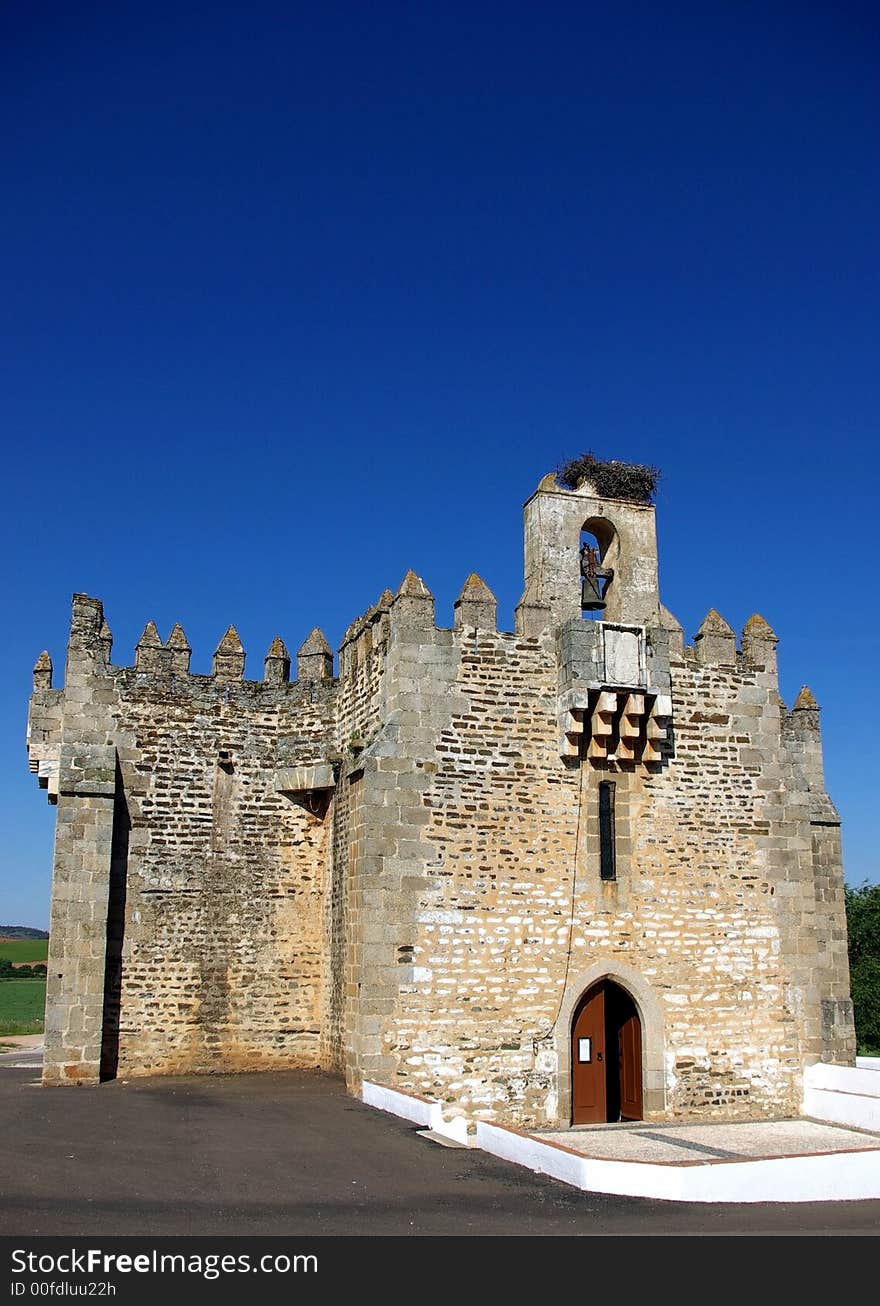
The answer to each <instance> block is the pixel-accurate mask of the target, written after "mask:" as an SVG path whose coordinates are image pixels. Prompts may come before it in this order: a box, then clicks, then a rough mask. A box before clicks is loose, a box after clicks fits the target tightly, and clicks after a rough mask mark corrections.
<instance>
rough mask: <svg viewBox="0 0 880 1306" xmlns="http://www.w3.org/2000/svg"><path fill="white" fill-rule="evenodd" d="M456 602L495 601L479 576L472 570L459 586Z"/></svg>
mask: <svg viewBox="0 0 880 1306" xmlns="http://www.w3.org/2000/svg"><path fill="white" fill-rule="evenodd" d="M457 602H458V603H466V602H470V603H495V602H496V599H495V595H494V594H493V593H492V591H491V590H490V589H489V586H488V585H487V584H486V582H485V581H484V580H483V578H482V577H481V576H478V575H477V573H476V572H475V571H472V572H471V574H470V575H469V576H468V578H467V580H466V581H465V583H464V584H463V585H462V587H461V593H460V594H459V596H458V599H457Z"/></svg>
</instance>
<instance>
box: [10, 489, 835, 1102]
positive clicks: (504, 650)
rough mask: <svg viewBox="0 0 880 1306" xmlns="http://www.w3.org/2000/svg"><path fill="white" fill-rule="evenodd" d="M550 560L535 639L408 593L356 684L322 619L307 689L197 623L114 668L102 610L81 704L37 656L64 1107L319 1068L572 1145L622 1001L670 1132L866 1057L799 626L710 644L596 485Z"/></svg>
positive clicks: (83, 656)
mask: <svg viewBox="0 0 880 1306" xmlns="http://www.w3.org/2000/svg"><path fill="white" fill-rule="evenodd" d="M582 529H589V530H591V531H592V532H593V533H594V534H596V538H599V539H601V540H603V541H604V544H605V546H606V558H607V557H609V556H612V557H613V558H614V562H613V566H614V568H615V578H614V582H613V586H612V587H611V588H610V589H609V610H608V612H607V613H606V614H605V616H606V620H605V621H603V622H592V621H590V622H587V621H584V620H583V619H582V618H581V616H580V611H579V601H580V600H579V593H580V590H579V583H578V574H577V557H578V548H579V543H580V535H581V531H582ZM526 566H527V583H526V587H525V594H524V597H523V600H522V601H521V603H520V604H519V605H518V608H517V615H516V630H515V632H514V633H506V632H503V631H498V630H497V629H496V612H495V600H494V597H493V596H492V594H491V591H490V590H489V589H488V587H487V586H486V585H485V584H484V582H482V581H481V580H480V579H479V577H476V576H472V577H470V578H469V580H468V582H467V583H466V584H465V587H464V589H463V590H462V593H461V595H460V596H459V599H458V600H457V602H456V607H455V623H454V628H453V629H445V628H438V627H437V626H436V625H435V622H434V600H433V596H432V595H431V593H430V591H429V590H428V588H427V586H426V585H425V584H424V582H423V581H422V580H421V579H420V578H419V577H417V576H416V575H415V574H414V573H412V572H409V573H407V576H406V577H405V578H404V581H403V583H402V584H401V586H400V589H399V590H398V593H397V594H396V595H394V596H392V595H391V594H390V592H389V591H387V590H386V591H385V592H384V593H383V594H382V595H381V596H380V598H379V600H378V601H377V602H376V603H375V604H373V605H372V606H371V607H369V608H368V609H367V610H366V612H365V613H364V614H363V615H362V616H361V617H358V618H357V619H356V620H355V621H354V622H353V623H352V624H351V626H350V627H349V629H348V630H347V631H346V634H345V637H344V639H343V642H342V646H341V648H340V651H339V676H338V679H337V680H334V679H333V658H332V653H331V650H330V648H329V645H328V644H327V641H326V639H325V638H324V636H323V635H322V634H321V632H320V631H319V630H318V629H317V628H316V629H315V630H314V631H312V633H311V635H310V636H309V638H308V639H307V640H306V641H305V643H304V644H303V645H302V646H301V647H300V649H299V652H298V654H297V670H298V679H297V681H295V682H292V683H291V682H290V681H289V666H290V658H289V655H288V653H287V648H286V646H285V644H284V642H283V641H282V640H281V639H280V638H276V639H275V640H274V641H273V643H272V645H271V646H270V648H269V652H268V654H267V657H266V661H265V680H264V681H263V682H252V681H245V680H243V678H242V677H243V672H244V650H243V648H242V646H241V641H240V640H239V639H238V636H237V634H236V632H235V630H234V628H232V627H230V629H229V631H227V634H226V636H224V639H223V640H222V641H221V643H220V645H219V647H218V649H217V651H216V653H215V658H214V674H213V675H212V676H195V675H191V674H189V671H188V667H189V655H190V649H189V645H188V643H187V641H186V637H185V635H184V634H183V631H182V629H181V628H180V627H179V626H178V627H175V630H174V631H173V632H172V634H171V636H169V639H168V641H167V643H166V644H165V645H164V646H163V645H162V644H161V641H160V640H159V636H158V632H157V631H155V627H153V628H152V629H151V628H150V627H149V626H148V628H147V630H146V631H145V633H144V637H143V638H142V639H141V641H139V644H138V649H137V656H136V665H135V666H134V667H116V666H113V667H111V666H110V664H109V652H108V651H107V649H106V647H105V645H106V635H105V634H104V633H103V632H104V629H105V622H104V617H103V609H102V606H101V604H100V603H99V602H98V601H97V600H94V599H90V598H88V596H84V595H78V596H76V597H75V600H74V609H73V617H72V622H71V636H70V644H69V648H68V657H67V674H66V679H65V685H64V688H63V690H55V689H52V688H51V664H50V661H49V659H48V655H45V657H41V659H40V661H39V662H38V664H37V667H36V668H35V671H34V675H35V688H34V694H33V697H32V699H31V705H30V712H29V723H28V746H29V753H30V765H31V768H32V770H34V772H35V773H36V774H37V776H38V779H39V781H40V783H41V784H42V785H43V786H44V787H45V788H46V789H47V791H48V794H49V796H50V798H54V799H55V800H56V801H57V804H58V817H57V819H58V826H57V834H56V844H55V868H54V882H53V901H52V922H51V942H50V963H49V988H48V994H49V997H48V1006H47V1034H46V1068H45V1077H46V1080H47V1082H52V1083H72V1082H94V1081H95V1080H96V1079H97V1078H98V1077H99V1076H100V1075H102V1074H103V1075H107V1074H112V1073H114V1072H117V1071H118V1073H122V1074H125V1075H131V1074H144V1073H153V1072H161V1073H185V1072H190V1071H210V1070H230V1069H245V1068H259V1067H265V1068H272V1067H280V1066H293V1065H300V1066H317V1065H322V1066H325V1067H327V1068H333V1069H337V1070H341V1071H344V1072H345V1074H346V1076H347V1080H348V1083H349V1084H350V1085H351V1086H352V1087H353V1088H354V1087H356V1086H357V1085H358V1084H359V1083H360V1082H361V1080H362V1079H364V1078H373V1079H378V1080H380V1081H381V1082H386V1083H390V1084H395V1085H398V1086H400V1087H402V1088H405V1089H408V1090H411V1091H413V1092H418V1093H423V1094H426V1095H427V1096H429V1097H432V1098H436V1099H438V1100H440V1101H443V1102H446V1103H448V1104H449V1106H450V1108H451V1109H454V1110H456V1111H465V1112H467V1113H479V1114H481V1115H483V1116H486V1117H488V1118H494V1119H498V1120H505V1121H508V1122H511V1123H518V1124H521V1125H546V1124H554V1125H559V1124H562V1125H565V1124H567V1122H568V1119H569V1115H568V1113H569V1104H570V1044H571V1019H572V1013H573V1012H574V1010H575V1009H576V1006H577V1003H578V1001H579V999H580V997H581V996H582V995H583V993H584V992H585V991H586V990H587V988H588V987H589V986H590V984H592V983H593V982H595V981H596V980H597V979H600V978H602V977H603V976H610V977H612V978H615V981H616V982H617V983H619V984H620V985H621V986H623V987H624V988H626V989H627V990H628V992H629V993H630V994H631V995H633V997H634V999H635V1001H636V1002H637V1005H638V1010H639V1012H640V1016H641V1020H642V1038H643V1048H644V1060H643V1087H644V1100H645V1110H646V1114H647V1115H648V1117H649V1118H652V1119H664V1118H665V1119H670V1118H683V1119H684V1118H692V1119H698V1118H714V1117H717V1118H747V1117H760V1116H767V1115H783V1114H786V1113H789V1112H793V1111H796V1110H798V1108H799V1103H800V1080H801V1075H802V1071H803V1067H804V1065H805V1064H807V1063H809V1062H810V1061H813V1060H816V1059H820V1058H822V1059H825V1060H838V1061H843V1062H847V1061H851V1059H852V1056H853V1054H854V1041H853V1032H852V1022H851V1007H850V1006H849V992H848V974H847V963H846V932H845V916H844V911H843V887H842V874H841V864H840V841H839V829H838V824H839V821H838V817H837V813H836V811H835V810H834V807H833V804H832V803H831V800H830V799H829V798H828V795H827V794H826V792H825V788H824V780H823V776H822V747H821V738H820V735H819V712H818V706H817V705H816V703H815V700H814V699H813V698H812V696H811V695H809V691H802V693H801V695H799V697H798V700H797V702H796V703H795V705H794V708H793V709H792V711H791V712H788V711H787V710H786V708H785V706H784V704H783V703H782V701H781V699H780V697H779V693H778V686H777V684H776V674H775V649H776V640H775V636H774V635H773V632H772V630H771V629H770V627H769V626H768V625H767V623H766V622H764V621H763V619H762V618H759V617H753V618H752V619H751V620H750V621H749V622H748V623H747V625H746V628H745V630H744V631H743V651H742V655H739V656H738V655H737V652H736V638H735V635H734V633H733V631H732V629H731V628H730V626H729V625H728V624H727V623H726V622H725V621H724V620H723V618H721V617H719V616H718V614H717V613H715V612H714V610H713V611H712V612H710V614H709V616H708V617H707V619H706V621H704V623H703V625H702V626H701V628H700V631H699V633H698V635H697V637H696V640H695V647H694V648H693V649H690V648H685V647H684V644H683V638H682V636H681V628H680V626H679V625H678V623H677V622H676V621H675V619H674V618H673V617H671V614H669V613H668V611H667V610H666V609H665V608H663V607H662V605H661V604H660V603H659V596H658V592H657V584H656V576H657V559H656V543H655V533H654V516H653V508H651V507H650V506H648V505H632V504H622V503H619V502H616V501H611V500H607V501H606V500H599V499H597V498H596V496H595V493H594V491H593V490H592V488H591V487H590V486H589V484H588V483H585V484H583V485H581V486H580V487H579V488H578V490H577V491H574V492H568V491H563V490H561V489H560V488H559V486H558V485H557V484H556V481H555V478H553V477H549V478H545V479H544V481H542V483H541V485H540V486H539V489H538V491H537V493H536V495H535V496H533V498H532V499H531V500H530V501H529V503H528V504H527V505H526ZM615 591H616V593H615ZM611 594H614V595H615V597H614V603H613V605H612V604H611V601H610V595H611ZM47 663H49V665H47ZM38 677H39V680H38ZM603 781H605V782H609V781H610V782H613V784H614V786H615V823H616V825H615V831H616V832H615V853H616V859H615V861H616V866H615V870H616V878H614V879H611V880H609V879H605V880H603V879H602V878H601V877H600V873H599V871H600V827H599V785H600V783H602V782H603Z"/></svg>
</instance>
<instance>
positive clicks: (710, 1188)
mask: <svg viewBox="0 0 880 1306" xmlns="http://www.w3.org/2000/svg"><path fill="white" fill-rule="evenodd" d="M868 1145H869V1146H870V1140H868ZM477 1146H478V1147H481V1148H482V1149H483V1150H484V1151H486V1152H491V1153H492V1155H493V1156H500V1157H502V1158H503V1159H504V1160H506V1161H513V1162H514V1163H515V1164H517V1165H522V1166H525V1167H526V1168H527V1169H529V1170H534V1171H536V1172H537V1173H538V1174H546V1175H550V1176H551V1178H553V1179H561V1180H562V1181H563V1182H564V1183H567V1184H572V1185H573V1187H575V1188H580V1189H582V1190H583V1191H584V1192H593V1193H614V1194H617V1195H619V1196H628V1197H654V1198H660V1199H663V1200H666V1201H671V1202H829V1201H856V1200H862V1199H865V1198H876V1197H880V1145H878V1146H877V1147H876V1148H871V1149H870V1150H869V1151H864V1152H833V1153H824V1154H818V1155H815V1156H784V1157H771V1158H758V1159H755V1160H748V1159H745V1160H742V1161H740V1160H736V1161H727V1160H723V1161H722V1160H718V1161H715V1160H713V1161H706V1162H701V1161H698V1162H684V1163H682V1162H674V1163H665V1164H660V1163H656V1162H655V1163H652V1162H648V1161H611V1160H607V1159H605V1158H601V1159H600V1158H594V1157H588V1156H581V1155H579V1154H577V1153H575V1152H572V1151H570V1150H569V1149H568V1148H565V1147H560V1146H557V1145H556V1144H554V1143H545V1142H542V1141H541V1140H539V1139H537V1138H533V1137H531V1136H530V1135H528V1134H521V1133H519V1132H517V1131H516V1130H512V1129H505V1128H504V1126H502V1125H490V1124H487V1123H485V1122H483V1121H479V1122H478V1123H477Z"/></svg>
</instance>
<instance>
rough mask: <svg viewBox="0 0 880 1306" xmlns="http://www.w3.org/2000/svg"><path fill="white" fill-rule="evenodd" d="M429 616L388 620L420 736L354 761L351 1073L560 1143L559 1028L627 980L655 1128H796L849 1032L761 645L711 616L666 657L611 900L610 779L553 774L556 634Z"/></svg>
mask: <svg viewBox="0 0 880 1306" xmlns="http://www.w3.org/2000/svg"><path fill="white" fill-rule="evenodd" d="M423 603H424V608H423V611H422V613H421V620H418V619H416V618H415V617H414V618H413V619H412V620H411V622H410V624H409V626H408V627H407V628H403V627H402V626H401V627H400V628H396V627H395V622H394V610H393V609H392V639H391V644H390V647H389V658H388V664H387V668H386V687H387V688H388V690H389V694H388V698H387V705H388V708H389V710H390V715H389V720H393V719H394V717H395V714H396V716H397V719H398V721H399V722H400V723H401V725H402V726H406V739H405V740H402V739H397V738H394V737H392V736H390V735H387V736H386V738H385V740H384V750H383V749H379V750H377V751H376V752H375V754H374V755H373V756H370V757H368V758H366V759H365V764H366V769H365V772H364V786H365V788H364V801H365V814H364V822H365V831H364V838H363V847H364V850H365V856H364V859H363V866H362V876H363V879H362V883H361V885H360V887H359V888H358V890H357V894H356V896H357V897H358V900H359V903H360V913H361V915H360V919H361V922H362V930H361V933H362V937H363V940H364V944H363V957H362V962H361V965H360V969H359V971H358V979H359V981H360V984H361V993H362V994H366V995H368V996H367V997H362V998H361V1001H360V1013H359V1015H357V1014H355V1013H354V1012H353V1013H352V1019H353V1027H354V1028H356V1029H357V1031H358V1034H359V1038H358V1041H357V1048H356V1051H355V1056H354V1058H353V1066H354V1069H353V1070H352V1074H353V1076H355V1077H356V1076H357V1075H358V1074H360V1075H363V1076H364V1077H367V1078H373V1079H377V1080H379V1081H381V1082H395V1083H397V1084H399V1085H400V1086H401V1087H404V1088H408V1089H410V1090H412V1091H415V1092H420V1093H424V1094H426V1095H427V1096H429V1097H433V1098H438V1099H440V1100H442V1101H446V1102H448V1103H449V1104H450V1105H451V1106H453V1108H454V1109H463V1110H466V1111H478V1112H479V1113H481V1114H483V1115H486V1116H490V1117H491V1116H495V1117H496V1118H499V1119H505V1120H508V1121H514V1122H518V1123H520V1124H523V1125H542V1124H546V1123H548V1122H552V1123H557V1122H561V1123H566V1122H567V1113H568V1092H569V1087H568V1085H569V1075H570V1066H569V1064H568V1059H567V1058H568V1042H569V1033H568V1026H567V1020H568V1018H569V1016H570V1012H571V1009H572V1006H573V1003H574V1002H575V1001H576V998H577V996H578V995H579V993H581V992H583V990H584V986H585V984H586V983H587V977H592V978H595V977H598V976H600V975H603V974H609V975H612V976H613V975H615V974H617V975H620V976H623V977H624V982H625V981H626V978H627V977H630V980H631V982H630V983H629V984H628V987H629V988H630V991H631V992H632V993H633V996H634V997H635V998H636V1001H637V1002H638V1003H639V1005H640V1009H641V1012H642V1019H643V1037H644V1039H645V1045H646V1050H647V1051H646V1057H647V1056H649V1057H650V1064H648V1065H647V1067H646V1087H647V1092H646V1113H647V1114H648V1115H649V1116H652V1117H654V1118H675V1117H690V1118H694V1117H697V1118H712V1117H723V1118H728V1119H730V1118H748V1117H755V1116H766V1115H767V1114H774V1113H778V1114H785V1113H786V1112H792V1111H794V1112H796V1111H797V1110H798V1106H799V1101H800V1091H801V1076H802V1070H803V1065H804V1064H805V1063H807V1062H809V1061H810V1060H811V1059H818V1057H820V1056H822V1055H826V1056H827V1055H828V1049H829V1046H830V1042H829V1040H832V1041H836V1047H837V1055H838V1056H839V1057H842V1058H843V1059H846V1058H847V1057H848V1056H849V1042H848V1041H847V1040H849V1041H851V1017H849V1020H850V1024H849V1026H847V1023H846V1022H847V1019H848V1011H847V1007H846V997H845V994H844V992H843V990H844V989H845V977H844V976H843V973H842V970H841V965H840V955H841V948H842V946H843V940H845V923H844V922H843V918H842V915H841V910H840V897H841V894H842V889H841V872H840V866H839V861H837V860H836V852H835V847H834V845H833V835H832V834H829V832H828V831H829V829H831V828H832V827H823V831H824V832H820V833H819V834H818V835H817V833H816V830H815V829H814V827H813V825H812V823H811V812H812V811H814V809H815V802H816V799H817V794H816V793H815V792H814V793H813V794H812V795H811V792H810V787H809V783H808V781H807V778H806V776H805V773H804V770H803V767H800V768H799V767H798V765H797V762H796V759H795V758H794V757H793V755H792V754H791V752H790V751H789V749H788V745H787V738H788V736H789V734H790V731H791V726H790V724H789V723H790V714H789V713H788V712H787V711H786V709H785V708H784V706H783V705H782V704H781V701H780V699H779V695H778V690H777V683H776V671H775V654H773V649H772V647H770V645H769V644H768V645H767V647H765V646H763V645H762V646H761V647H759V646H758V643H757V642H756V641H749V640H748V639H746V640H745V641H744V651H743V652H738V651H737V650H736V646H735V638H734V637H733V632H732V631H730V629H729V627H727V626H726V623H722V625H723V628H722V626H720V625H717V623H715V622H714V621H712V622H710V623H709V626H708V627H706V628H705V629H704V631H703V637H702V639H698V641H697V644H696V647H695V648H694V649H690V648H689V649H686V650H683V651H682V652H681V654H680V655H679V656H674V657H673V658H672V660H671V668H670V669H671V679H672V697H673V720H674V740H673V748H672V752H671V755H670V757H669V758H668V759H667V760H665V761H664V763H663V764H662V765H656V766H634V767H630V768H627V767H625V766H621V767H620V768H618V769H616V770H614V771H613V776H612V778H613V779H614V781H615V783H616V786H617V879H616V880H614V881H610V882H608V881H605V882H603V881H601V880H600V877H599V829H598V784H599V781H600V780H601V779H607V778H609V774H610V773H609V771H608V770H607V769H606V768H604V767H601V766H594V765H592V764H591V763H589V762H587V761H586V759H584V760H583V762H582V761H581V760H580V759H575V760H574V761H570V760H565V759H562V758H560V756H559V751H558V740H557V732H556V719H555V709H556V673H557V667H556V661H555V654H554V651H553V647H552V640H550V639H549V638H546V637H545V638H543V639H542V638H540V637H539V638H532V639H526V638H524V637H522V636H516V635H505V634H499V633H497V632H496V631H494V629H493V630H485V629H484V630H480V629H477V628H474V629H473V630H470V629H467V628H462V629H456V630H453V631H444V630H437V629H436V628H435V627H433V624H431V623H430V621H429V616H430V613H429V596H428V598H426V599H424V600H423ZM719 621H720V619H719ZM771 633H772V632H771ZM772 644H773V645H775V637H774V638H773V640H772ZM417 665H420V666H421V668H422V674H421V676H420V677H419V678H418V684H417V685H416V682H415V680H414V679H413V671H414V668H415V667H416V666H417ZM395 687H397V692H396V693H395V692H393V691H394V690H395ZM413 695H416V697H413ZM408 714H409V715H408ZM823 793H824V791H823ZM826 802H827V799H826ZM416 814H417V817H418V821H419V822H420V823H421V824H420V827H419V828H418V829H414V828H413V822H414V817H415V816H416ZM826 816H827V811H826ZM817 849H818V850H819V851H818V852H817V851H816V850H817ZM575 868H576V875H575V874H574V872H575ZM817 903H818V904H821V909H820V907H819V906H817ZM389 1004H390V1006H389ZM829 1023H831V1024H833V1025H834V1032H833V1035H832V1034H829ZM823 1030H824V1035H823ZM823 1038H824V1042H823Z"/></svg>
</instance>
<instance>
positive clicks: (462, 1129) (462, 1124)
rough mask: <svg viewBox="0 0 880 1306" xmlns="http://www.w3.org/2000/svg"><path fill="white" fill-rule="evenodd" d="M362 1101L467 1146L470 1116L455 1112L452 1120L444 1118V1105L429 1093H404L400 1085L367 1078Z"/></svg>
mask: <svg viewBox="0 0 880 1306" xmlns="http://www.w3.org/2000/svg"><path fill="white" fill-rule="evenodd" d="M361 1101H362V1102H364V1103H366V1105H367V1106H374V1107H378V1109H379V1110H380V1111H388V1112H389V1113H390V1114H391V1115H393V1116H400V1117H401V1119H402V1120H411V1121H412V1122H413V1124H416V1125H421V1126H422V1128H423V1129H430V1130H432V1131H433V1132H434V1133H435V1134H440V1135H442V1137H444V1138H448V1139H450V1140H451V1141H452V1142H454V1143H461V1144H463V1145H464V1146H468V1145H469V1143H470V1141H471V1140H469V1139H468V1131H467V1120H466V1119H465V1118H464V1116H455V1117H454V1118H453V1119H452V1120H444V1119H443V1108H442V1107H441V1105H440V1103H439V1102H432V1101H431V1100H430V1099H429V1098H427V1097H419V1096H418V1094H416V1093H404V1092H401V1090H400V1089H399V1088H387V1087H386V1086H385V1085H384V1084H370V1083H368V1082H366V1081H365V1082H364V1084H363V1087H362V1088H361Z"/></svg>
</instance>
